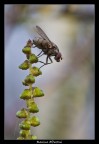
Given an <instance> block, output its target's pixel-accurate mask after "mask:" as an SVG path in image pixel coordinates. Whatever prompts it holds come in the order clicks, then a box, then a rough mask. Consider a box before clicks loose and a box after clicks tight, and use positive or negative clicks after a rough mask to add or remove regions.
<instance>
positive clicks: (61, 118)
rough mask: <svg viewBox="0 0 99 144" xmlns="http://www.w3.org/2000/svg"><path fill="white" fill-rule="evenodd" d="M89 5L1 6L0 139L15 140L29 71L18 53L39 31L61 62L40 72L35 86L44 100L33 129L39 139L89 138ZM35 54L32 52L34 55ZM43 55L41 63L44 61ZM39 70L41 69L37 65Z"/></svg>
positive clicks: (91, 43) (91, 7)
mask: <svg viewBox="0 0 99 144" xmlns="http://www.w3.org/2000/svg"><path fill="white" fill-rule="evenodd" d="M94 11H95V6H94V5H72V4H71V5H39V4H38V5H32V4H31V5H29V4H25V5H23V4H21V5H20V4H18V5H17V4H14V5H7V4H6V5H5V10H4V20H5V23H4V27H5V99H4V100H5V103H4V104H5V108H4V110H5V111H4V137H5V139H16V138H17V137H18V136H19V125H18V124H19V120H18V118H16V112H17V111H18V110H20V109H21V108H23V107H25V101H24V100H21V99H20V98H19V95H20V94H21V92H22V91H23V90H24V89H25V86H23V85H22V80H23V79H24V78H25V76H26V75H27V74H28V70H26V71H22V70H20V69H19V68H18V66H19V65H20V64H21V63H22V62H23V61H24V60H25V55H24V54H23V53H22V48H23V47H24V46H25V45H26V42H27V41H28V39H31V40H33V38H34V37H35V36H38V35H37V34H36V33H35V31H34V28H35V26H36V25H38V26H40V27H41V28H42V29H43V30H44V31H45V32H46V34H47V35H48V37H49V38H50V40H52V41H53V42H54V43H56V44H57V45H58V47H59V50H60V52H61V53H62V56H63V60H62V61H61V62H60V63H57V62H56V61H55V60H53V62H54V63H52V64H51V65H47V66H45V67H43V68H42V69H41V70H42V73H43V74H42V75H41V76H39V77H37V78H36V83H35V86H38V87H40V88H41V89H42V90H43V91H44V93H45V96H44V97H42V98H38V99H36V103H37V104H38V107H39V109H40V111H39V113H37V114H36V116H38V117H39V119H40V122H41V125H40V126H38V127H35V128H32V133H33V134H34V135H37V137H38V139H94V138H95V127H94V123H95V122H94V121H95V117H94V115H95V112H94V110H95V108H94V107H95V102H94V100H95V95H94V85H95V84H94V67H95V60H94V51H95V43H94V40H95V36H94V35H95V30H94V29H95V21H94V20H95V12H94ZM39 52H40V50H39V49H37V48H36V49H33V53H35V54H38V53H39ZM45 59H46V56H42V57H41V58H40V60H42V61H45ZM37 66H38V67H39V66H41V64H40V63H39V64H37Z"/></svg>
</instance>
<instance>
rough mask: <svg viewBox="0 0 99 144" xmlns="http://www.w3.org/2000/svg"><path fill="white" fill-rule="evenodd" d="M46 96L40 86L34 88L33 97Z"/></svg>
mask: <svg viewBox="0 0 99 144" xmlns="http://www.w3.org/2000/svg"><path fill="white" fill-rule="evenodd" d="M42 96H44V93H43V91H42V90H40V89H39V88H38V87H35V88H34V89H33V97H42Z"/></svg>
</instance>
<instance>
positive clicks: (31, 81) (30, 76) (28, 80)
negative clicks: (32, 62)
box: [24, 74, 35, 85]
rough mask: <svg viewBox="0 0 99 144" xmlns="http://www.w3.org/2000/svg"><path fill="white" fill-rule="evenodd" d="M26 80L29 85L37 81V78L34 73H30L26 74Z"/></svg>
mask: <svg viewBox="0 0 99 144" xmlns="http://www.w3.org/2000/svg"><path fill="white" fill-rule="evenodd" d="M24 82H25V83H26V84H28V85H29V84H33V83H35V78H34V76H33V75H32V74H29V75H27V76H26V78H25V80H24Z"/></svg>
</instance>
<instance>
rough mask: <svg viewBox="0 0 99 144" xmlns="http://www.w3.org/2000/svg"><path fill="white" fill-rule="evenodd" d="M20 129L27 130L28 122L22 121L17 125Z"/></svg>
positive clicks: (28, 127)
mask: <svg viewBox="0 0 99 144" xmlns="http://www.w3.org/2000/svg"><path fill="white" fill-rule="evenodd" d="M19 127H20V129H22V130H29V129H30V127H31V125H30V121H28V120H24V121H22V122H21V124H19Z"/></svg>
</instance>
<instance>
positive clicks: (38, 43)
mask: <svg viewBox="0 0 99 144" xmlns="http://www.w3.org/2000/svg"><path fill="white" fill-rule="evenodd" d="M36 30H37V33H38V34H39V35H40V36H41V37H39V38H36V39H34V40H33V44H34V45H35V46H34V47H38V48H39V49H41V50H42V51H41V52H40V53H39V54H38V55H37V56H38V57H41V56H42V55H44V54H45V55H47V57H46V63H44V62H42V61H39V62H41V63H43V65H42V66H41V67H43V66H44V65H47V64H51V63H52V62H53V61H52V59H51V56H54V59H55V60H56V61H57V62H60V59H61V60H62V55H61V53H60V52H59V49H58V47H57V45H56V44H54V43H53V42H51V41H50V39H49V38H48V36H47V35H46V34H45V32H44V31H43V30H42V29H41V28H40V27H39V26H36ZM41 53H42V54H41ZM48 59H49V60H50V61H51V62H50V63H48ZM41 67H40V68H41Z"/></svg>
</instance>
